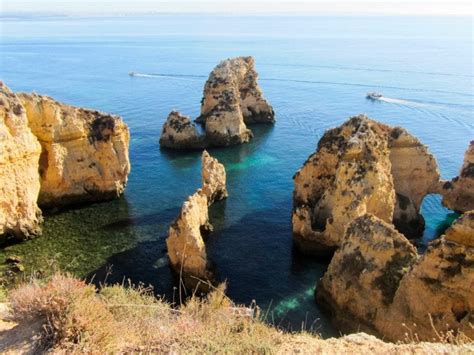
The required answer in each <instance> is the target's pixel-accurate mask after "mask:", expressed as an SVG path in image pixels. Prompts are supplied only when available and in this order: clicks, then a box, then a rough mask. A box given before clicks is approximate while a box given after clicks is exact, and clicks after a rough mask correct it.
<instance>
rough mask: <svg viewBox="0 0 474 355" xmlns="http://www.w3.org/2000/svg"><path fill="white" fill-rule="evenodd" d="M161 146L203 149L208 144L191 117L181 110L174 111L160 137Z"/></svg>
mask: <svg viewBox="0 0 474 355" xmlns="http://www.w3.org/2000/svg"><path fill="white" fill-rule="evenodd" d="M160 146H162V147H165V148H173V149H201V148H204V147H205V146H206V141H205V138H204V136H201V135H199V133H198V130H197V128H196V125H195V124H194V123H193V122H191V119H190V118H189V117H187V116H184V115H182V114H181V113H179V112H176V111H172V112H171V113H170V114H169V116H168V118H167V120H166V122H165V124H164V125H163V130H162V132H161V137H160Z"/></svg>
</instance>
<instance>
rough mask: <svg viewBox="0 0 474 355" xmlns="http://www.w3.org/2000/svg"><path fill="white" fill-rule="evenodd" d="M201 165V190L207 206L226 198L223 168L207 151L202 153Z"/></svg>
mask: <svg viewBox="0 0 474 355" xmlns="http://www.w3.org/2000/svg"><path fill="white" fill-rule="evenodd" d="M201 165H202V169H201V181H202V190H203V191H204V193H205V194H206V196H207V202H208V204H209V205H212V204H213V203H214V202H215V201H218V200H222V199H224V198H226V197H227V196H228V193H227V188H226V173H225V168H224V165H222V164H221V163H219V162H218V161H217V159H216V158H213V157H211V156H210V155H209V153H208V152H207V151H204V152H203V153H202V158H201Z"/></svg>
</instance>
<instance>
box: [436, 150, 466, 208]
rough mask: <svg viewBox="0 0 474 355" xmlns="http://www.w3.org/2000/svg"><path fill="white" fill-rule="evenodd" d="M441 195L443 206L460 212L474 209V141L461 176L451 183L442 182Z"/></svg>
mask: <svg viewBox="0 0 474 355" xmlns="http://www.w3.org/2000/svg"><path fill="white" fill-rule="evenodd" d="M439 193H440V194H441V195H443V205H445V206H446V207H448V208H450V209H452V210H455V211H458V212H466V211H469V210H472V209H474V141H471V143H470V144H469V147H468V148H467V150H466V153H465V154H464V163H463V165H462V167H461V172H460V173H459V176H457V177H455V178H454V179H452V180H451V181H441V183H440V188H439Z"/></svg>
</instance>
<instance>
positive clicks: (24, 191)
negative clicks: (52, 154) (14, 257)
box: [0, 82, 41, 239]
mask: <svg viewBox="0 0 474 355" xmlns="http://www.w3.org/2000/svg"><path fill="white" fill-rule="evenodd" d="M40 153H41V146H40V144H39V142H38V140H37V139H36V137H35V136H34V135H33V134H32V133H31V130H30V128H29V127H28V118H27V117H26V112H25V109H24V108H23V106H22V104H21V102H20V100H19V99H18V97H17V96H16V95H15V94H14V93H13V92H12V91H10V89H9V88H8V87H7V86H6V85H5V84H4V83H3V82H0V236H1V235H3V234H10V235H13V236H15V237H16V238H19V239H25V238H29V237H33V236H35V235H37V234H39V233H40V227H39V224H40V222H41V211H40V210H39V208H38V205H37V199H38V194H39V191H40V181H39V174H38V161H39V158H40Z"/></svg>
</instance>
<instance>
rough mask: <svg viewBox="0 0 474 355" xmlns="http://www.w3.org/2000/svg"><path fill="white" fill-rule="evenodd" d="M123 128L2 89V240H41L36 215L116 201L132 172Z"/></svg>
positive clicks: (93, 114)
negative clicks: (43, 209)
mask: <svg viewBox="0 0 474 355" xmlns="http://www.w3.org/2000/svg"><path fill="white" fill-rule="evenodd" d="M129 140H130V136H129V131H128V127H127V126H126V125H125V123H123V121H122V119H121V118H120V117H118V116H113V115H108V114H105V113H101V112H98V111H93V110H86V109H82V108H76V107H73V106H68V105H65V104H62V103H59V102H57V101H55V100H53V99H51V98H49V97H46V96H41V95H36V94H17V95H15V94H14V93H12V92H11V91H10V90H9V89H8V88H7V87H6V85H5V84H3V83H2V82H0V168H1V169H0V236H1V235H13V236H15V237H17V238H19V239H25V238H30V237H33V236H35V235H37V234H39V233H40V231H41V229H40V227H39V224H40V222H41V211H40V209H39V208H38V205H39V206H41V207H61V206H66V205H69V204H74V203H82V202H93V201H101V200H106V199H110V198H114V197H117V196H118V195H120V194H121V193H122V192H123V191H124V189H125V185H126V182H127V176H128V173H129V172H130V162H129V158H128V145H129Z"/></svg>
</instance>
